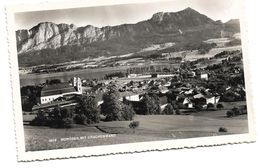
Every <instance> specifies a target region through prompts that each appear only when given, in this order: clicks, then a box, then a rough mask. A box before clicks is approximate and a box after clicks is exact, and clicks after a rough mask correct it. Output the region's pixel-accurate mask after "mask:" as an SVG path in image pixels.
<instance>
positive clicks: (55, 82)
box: [49, 79, 61, 85]
mask: <svg viewBox="0 0 260 168" xmlns="http://www.w3.org/2000/svg"><path fill="white" fill-rule="evenodd" d="M58 83H61V80H60V79H52V80H50V81H49V84H50V85H52V84H58Z"/></svg>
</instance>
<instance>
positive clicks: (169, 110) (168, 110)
mask: <svg viewBox="0 0 260 168" xmlns="http://www.w3.org/2000/svg"><path fill="white" fill-rule="evenodd" d="M162 114H166V115H171V114H176V113H175V110H174V108H173V106H172V105H171V104H167V106H166V107H165V109H164V110H163V112H162Z"/></svg>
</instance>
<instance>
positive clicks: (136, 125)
mask: <svg viewBox="0 0 260 168" xmlns="http://www.w3.org/2000/svg"><path fill="white" fill-rule="evenodd" d="M139 124H140V122H139V121H132V122H131V123H130V124H129V128H131V129H133V133H135V129H136V128H137V127H139Z"/></svg>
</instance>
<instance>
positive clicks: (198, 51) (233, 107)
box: [7, 0, 254, 159]
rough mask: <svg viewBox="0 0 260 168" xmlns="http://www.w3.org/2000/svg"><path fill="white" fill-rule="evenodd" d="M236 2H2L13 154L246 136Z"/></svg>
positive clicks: (243, 69)
mask: <svg viewBox="0 0 260 168" xmlns="http://www.w3.org/2000/svg"><path fill="white" fill-rule="evenodd" d="M242 2H243V1H237V0H218V1H215V0H208V1H204V0H185V1H183V0H172V1H158V0H157V1H151V2H148V1H147V2H145V3H138V2H134V3H131V2H130V3H127V4H120V3H119V4H110V5H106V4H104V5H100V4H99V5H93V6H89V5H86V4H85V5H84V4H83V5H82V6H73V5H71V6H70V5H68V6H67V7H65V5H63V6H62V7H59V6H57V8H56V6H55V5H53V6H52V5H50V7H49V8H46V7H45V8H44V7H42V9H41V10H40V8H41V7H40V6H37V8H35V9H33V8H31V9H33V10H30V6H28V8H26V10H24V9H25V8H24V7H23V8H20V9H19V8H15V10H13V9H10V10H9V11H10V13H11V14H12V15H11V14H10V15H11V16H12V17H10V18H11V20H12V21H10V22H9V24H10V25H12V28H13V29H11V30H9V35H10V34H11V35H10V37H11V39H12V37H14V38H13V42H14V43H13V46H12V48H13V49H14V50H15V51H12V52H13V54H12V55H11V61H12V62H11V68H12V72H13V73H12V74H11V75H13V81H12V83H13V94H14V103H15V104H14V106H16V107H15V108H14V113H15V115H16V116H15V117H16V129H17V130H19V131H18V133H16V136H18V138H17V139H18V142H17V143H18V146H19V149H18V153H19V152H20V153H25V154H28V155H30V154H31V155H34V154H35V155H34V156H33V157H32V158H33V159H44V158H49V157H53V156H55V157H59V155H57V152H56V153H53V154H52V155H49V156H46V155H45V156H41V157H39V158H37V157H36V153H37V152H51V151H59V150H61V151H62V150H63V149H72V150H74V151H73V152H72V153H71V154H70V153H69V151H68V152H66V157H68V156H83V155H84V156H85V155H86V156H88V155H93V154H97V155H99V154H106V153H114V152H115V153H117V152H121V151H120V149H117V150H116V151H113V150H111V151H109V149H110V148H113V146H117V145H125V146H127V145H129V146H128V147H129V148H127V150H123V149H122V152H128V151H129V152H134V151H141V149H140V146H142V145H144V146H145V148H144V150H148V149H149V146H151V147H155V149H159V150H160V149H162V150H163V149H166V146H163V145H162V146H161V145H158V146H157V145H156V144H157V143H159V144H164V143H165V144H167V148H176V147H184V146H189V145H188V144H189V142H193V141H192V140H193V139H196V141H199V142H200V143H198V145H208V143H209V144H218V143H219V144H225V143H233V142H236V143H237V142H246V141H250V140H252V141H253V140H254V135H253V133H254V128H253V125H251V126H250V124H251V122H250V120H251V119H252V111H251V110H250V108H249V106H250V104H248V98H249V94H250V93H248V91H247V90H248V89H247V84H246V83H247V80H246V65H245V64H244V60H245V59H246V57H247V55H246V54H245V53H246V52H245V51H244V50H246V48H245V47H244V44H245V43H244V40H243V33H242V29H243V27H242V26H241V25H242V21H241V15H242V14H243V11H242V6H243V5H241V4H242ZM45 5H46V4H45ZM17 9H19V10H17ZM7 12H8V11H7ZM10 15H8V16H10ZM11 44H12V43H11ZM242 44H243V45H242ZM14 60H15V61H14ZM233 136H234V138H233V139H232V137H233ZM240 136H241V139H240V138H239V137H240ZM225 137H227V138H228V139H227V140H225ZM204 138H209V140H207V139H204ZM214 138H216V139H214ZM218 138H220V139H221V138H223V140H222V139H221V140H220V141H217V140H218ZM175 142H176V143H175ZM182 142H184V145H181V144H182ZM194 142H195V141H194ZM146 143H149V144H150V145H148V144H147V145H145V144H146ZM153 143H154V145H155V146H152V145H151V144H153ZM201 143H202V144H201ZM141 144H142V145H141ZM171 144H174V145H176V146H171ZM130 145H134V146H138V149H135V148H134V147H133V148H131V147H130ZM196 145H197V143H192V145H191V147H193V146H196ZM146 146H148V147H146ZM160 146H161V147H162V148H161V147H160ZM95 147H98V151H99V152H97V153H95ZM102 147H104V148H106V147H107V148H106V150H105V152H103V153H102ZM108 147H109V148H108ZM117 147H118V148H119V147H120V148H121V147H122V148H124V146H117ZM77 149H84V150H85V151H90V149H91V152H90V154H88V153H87V154H85V153H84V152H82V151H81V152H80V153H79V154H77V153H76V152H75V151H77ZM88 149H89V150H88ZM151 150H153V148H152V149H151ZM93 151H94V152H93ZM28 155H27V156H28ZM64 155H65V154H64V153H63V155H60V156H61V157H62V156H64ZM21 158H22V157H21ZM24 158H27V159H28V158H29V157H24Z"/></svg>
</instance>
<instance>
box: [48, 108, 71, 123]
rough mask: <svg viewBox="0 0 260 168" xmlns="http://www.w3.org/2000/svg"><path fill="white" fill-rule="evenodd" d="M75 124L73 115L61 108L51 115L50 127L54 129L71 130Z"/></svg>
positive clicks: (55, 109)
mask: <svg viewBox="0 0 260 168" xmlns="http://www.w3.org/2000/svg"><path fill="white" fill-rule="evenodd" d="M72 123H73V119H72V113H71V112H69V111H68V110H67V109H62V108H60V107H59V106H58V107H56V108H54V109H53V111H52V112H50V114H49V124H48V125H49V126H50V127H54V128H70V127H71V125H72Z"/></svg>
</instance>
